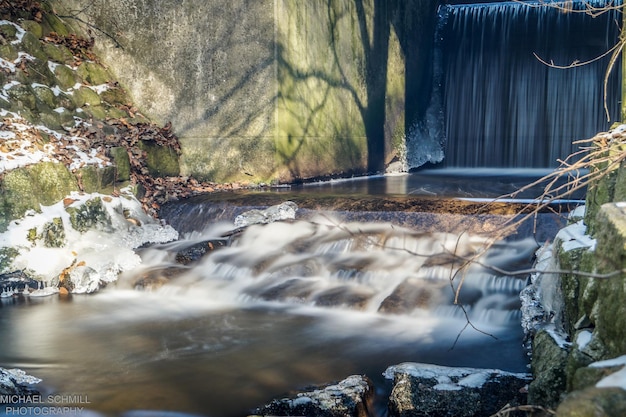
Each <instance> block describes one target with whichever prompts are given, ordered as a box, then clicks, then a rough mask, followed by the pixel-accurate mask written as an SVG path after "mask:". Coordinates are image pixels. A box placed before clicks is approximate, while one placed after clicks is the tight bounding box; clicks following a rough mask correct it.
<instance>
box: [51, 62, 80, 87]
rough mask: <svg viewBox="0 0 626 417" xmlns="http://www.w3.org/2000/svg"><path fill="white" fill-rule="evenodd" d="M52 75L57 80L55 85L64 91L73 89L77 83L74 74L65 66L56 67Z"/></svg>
mask: <svg viewBox="0 0 626 417" xmlns="http://www.w3.org/2000/svg"><path fill="white" fill-rule="evenodd" d="M54 75H55V76H56V79H57V84H58V86H59V87H61V88H62V89H64V90H67V89H68V88H71V87H74V85H76V83H77V82H78V77H77V76H76V73H75V72H74V70H72V69H71V68H69V67H67V66H66V65H57V66H56V68H55V69H54Z"/></svg>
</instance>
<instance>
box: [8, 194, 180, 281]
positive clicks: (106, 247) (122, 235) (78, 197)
mask: <svg viewBox="0 0 626 417" xmlns="http://www.w3.org/2000/svg"><path fill="white" fill-rule="evenodd" d="M94 198H100V199H101V201H102V204H103V206H104V209H105V210H106V213H107V214H108V216H109V218H110V221H111V227H110V228H107V229H104V228H100V229H94V230H89V231H87V232H84V233H80V232H78V231H77V230H74V229H73V228H72V226H71V222H70V215H69V213H68V212H67V211H66V210H65V206H66V205H67V203H68V202H71V204H69V205H68V207H80V206H81V205H83V204H85V203H86V202H87V201H89V200H92V199H94ZM124 213H126V215H127V216H130V218H133V219H136V220H137V221H138V222H139V223H140V224H141V226H136V225H135V224H133V223H131V222H129V221H128V220H127V218H126V217H125V214H124ZM54 218H60V219H61V220H62V224H63V228H64V231H65V235H66V236H65V244H64V245H63V247H60V248H52V247H45V246H44V245H43V243H42V242H41V241H40V240H37V241H35V242H33V241H32V239H29V238H28V236H29V231H30V230H32V229H35V230H37V233H41V231H42V230H43V227H44V225H45V224H46V223H49V222H50V221H52V219H54ZM177 238H178V234H177V232H176V231H175V230H174V229H172V228H171V227H170V226H162V225H161V224H160V223H157V222H156V221H155V220H154V219H152V218H151V217H149V216H148V215H146V214H145V213H144V212H143V210H142V208H141V203H140V202H139V201H138V200H136V199H135V198H134V197H133V196H132V195H131V194H130V192H129V191H128V190H126V192H125V193H124V194H122V195H121V196H120V197H111V196H105V195H101V194H84V193H72V194H70V195H69V196H68V198H67V199H66V201H65V202H63V201H60V202H58V203H56V204H54V205H52V206H42V207H41V213H36V212H34V211H30V212H29V213H27V214H26V215H25V216H24V217H23V218H22V219H19V220H15V221H13V222H11V224H10V225H9V227H8V230H7V231H6V232H5V233H2V234H0V247H11V248H14V249H17V250H18V251H19V254H18V256H17V257H16V258H15V259H14V260H13V262H12V265H11V269H12V270H26V271H28V272H29V273H30V274H32V275H34V276H35V277H37V278H38V279H40V280H42V281H45V282H54V281H55V280H56V279H57V277H58V276H59V275H60V274H61V273H62V271H63V270H64V269H66V268H68V267H70V266H71V265H79V266H77V267H75V268H72V270H71V275H70V278H71V280H72V282H73V283H74V284H75V288H74V291H73V292H75V293H82V292H93V291H95V290H97V289H98V288H99V285H100V283H103V282H113V281H116V280H117V277H118V276H119V274H120V273H122V272H124V271H127V270H131V269H133V268H136V267H137V266H139V265H140V264H141V258H140V257H139V256H138V255H137V254H136V253H135V251H134V249H135V248H137V247H139V246H141V245H143V244H145V243H149V242H152V243H162V242H169V241H172V240H175V239H177ZM83 263H84V266H82V264H83Z"/></svg>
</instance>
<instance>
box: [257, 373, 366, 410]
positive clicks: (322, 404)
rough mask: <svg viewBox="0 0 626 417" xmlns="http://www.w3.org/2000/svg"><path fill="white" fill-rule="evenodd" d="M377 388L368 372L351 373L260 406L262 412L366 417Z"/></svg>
mask: <svg viewBox="0 0 626 417" xmlns="http://www.w3.org/2000/svg"><path fill="white" fill-rule="evenodd" d="M373 395H374V388H373V386H372V383H371V381H370V380H369V378H367V377H366V376H362V375H352V376H349V377H348V378H346V379H344V380H343V381H340V382H338V383H336V384H331V385H327V386H323V387H320V388H317V389H314V390H312V391H304V392H299V393H297V394H296V395H294V396H292V397H289V398H281V399H277V400H274V401H272V402H271V403H269V404H268V405H265V406H263V407H260V408H257V409H256V410H255V414H256V415H259V416H316V417H348V416H354V417H357V416H358V417H366V416H368V415H369V414H368V410H370V407H371V401H372V397H373Z"/></svg>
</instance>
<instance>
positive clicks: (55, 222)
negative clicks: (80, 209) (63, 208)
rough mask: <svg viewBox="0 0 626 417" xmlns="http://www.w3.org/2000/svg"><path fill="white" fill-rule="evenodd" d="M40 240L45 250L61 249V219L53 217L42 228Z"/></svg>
mask: <svg viewBox="0 0 626 417" xmlns="http://www.w3.org/2000/svg"><path fill="white" fill-rule="evenodd" d="M41 234H42V238H43V243H44V246H45V247H47V248H62V247H63V246H64V245H65V228H64V227H63V219H61V218H60V217H55V218H53V219H52V220H51V221H49V222H47V223H46V224H44V226H43V231H42V233H41Z"/></svg>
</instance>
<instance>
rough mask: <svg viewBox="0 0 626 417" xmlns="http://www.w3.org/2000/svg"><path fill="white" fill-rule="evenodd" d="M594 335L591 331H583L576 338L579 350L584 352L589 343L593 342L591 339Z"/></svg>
mask: <svg viewBox="0 0 626 417" xmlns="http://www.w3.org/2000/svg"><path fill="white" fill-rule="evenodd" d="M592 336H593V333H592V332H591V331H589V330H583V331H581V332H580V333H578V335H577V336H576V344H577V345H578V349H579V350H582V349H584V348H586V347H587V345H588V344H589V342H591V337H592Z"/></svg>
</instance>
